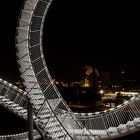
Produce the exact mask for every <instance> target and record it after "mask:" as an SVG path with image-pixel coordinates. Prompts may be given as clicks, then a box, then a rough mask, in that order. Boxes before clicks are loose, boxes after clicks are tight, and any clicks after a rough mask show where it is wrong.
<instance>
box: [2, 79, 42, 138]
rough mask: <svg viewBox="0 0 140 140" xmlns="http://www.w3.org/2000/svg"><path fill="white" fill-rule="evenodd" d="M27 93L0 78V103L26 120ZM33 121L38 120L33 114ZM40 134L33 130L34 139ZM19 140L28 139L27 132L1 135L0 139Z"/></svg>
mask: <svg viewBox="0 0 140 140" xmlns="http://www.w3.org/2000/svg"><path fill="white" fill-rule="evenodd" d="M26 95H27V93H26V92H24V91H23V90H21V89H19V88H17V87H16V86H14V85H12V84H11V83H8V82H7V81H4V80H2V79H0V105H2V106H3V107H5V108H7V109H8V110H10V111H11V112H13V113H14V114H16V115H17V116H19V117H21V118H23V119H25V120H27V104H28V103H27V99H26ZM33 118H34V121H38V120H37V118H36V117H35V116H33ZM40 137H41V136H40V135H39V133H38V131H36V130H34V139H38V138H40ZM7 139H8V140H13V139H14V140H19V139H23V140H24V139H28V132H24V133H20V134H12V135H2V136H0V140H7Z"/></svg>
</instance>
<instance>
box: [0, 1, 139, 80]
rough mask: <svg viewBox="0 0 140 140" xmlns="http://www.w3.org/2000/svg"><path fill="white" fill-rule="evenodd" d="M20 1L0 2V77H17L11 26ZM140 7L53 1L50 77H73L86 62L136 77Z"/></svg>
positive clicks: (47, 41) (47, 47)
mask: <svg viewBox="0 0 140 140" xmlns="http://www.w3.org/2000/svg"><path fill="white" fill-rule="evenodd" d="M21 3H22V0H11V1H8V4H7V1H2V2H1V4H0V14H1V31H0V37H1V39H0V40H1V47H0V48H1V50H0V64H1V65H0V77H1V78H4V79H5V80H8V81H10V82H15V81H17V79H19V72H18V67H17V64H16V55H15V30H16V23H17V18H18V14H19V10H20V7H21ZM139 23H140V22H139V7H138V4H137V3H136V2H135V1H134V2H133V3H132V1H131V2H129V1H126V2H125V1H123V3H122V2H119V1H114V2H112V1H111V2H110V1H99V0H98V1H97V0H96V1H95V0H94V1H93V0H86V1H85V0H75V1H74V3H72V1H71V0H54V1H53V3H52V5H51V7H50V9H49V11H48V15H47V17H46V22H45V28H44V38H43V42H44V48H43V49H44V54H45V58H46V62H47V65H48V66H49V70H50V72H51V74H52V76H53V77H54V78H57V79H62V80H66V79H69V80H76V79H79V78H80V76H81V72H82V70H83V67H84V66H85V65H94V66H95V67H96V68H98V69H99V71H111V72H114V73H115V72H116V71H117V70H118V69H119V70H121V69H122V70H123V69H124V70H125V71H127V72H128V73H129V75H131V76H132V75H133V76H134V77H135V78H136V79H140V74H139V71H140V64H139V60H140V59H139V58H140V51H139V46H140V42H139V34H140V27H139Z"/></svg>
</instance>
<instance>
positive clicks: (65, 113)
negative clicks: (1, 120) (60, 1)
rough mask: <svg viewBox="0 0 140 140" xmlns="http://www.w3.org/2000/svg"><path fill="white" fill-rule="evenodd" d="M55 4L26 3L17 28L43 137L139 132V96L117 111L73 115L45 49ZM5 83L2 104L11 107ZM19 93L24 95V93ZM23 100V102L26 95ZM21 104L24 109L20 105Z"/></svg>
mask: <svg viewBox="0 0 140 140" xmlns="http://www.w3.org/2000/svg"><path fill="white" fill-rule="evenodd" d="M51 2H52V0H26V1H25V3H24V7H23V9H22V11H21V14H20V17H19V22H18V27H17V37H16V48H17V59H18V60H17V61H18V64H19V70H20V73H21V78H22V79H23V83H24V86H25V88H26V94H27V95H28V97H29V99H30V102H31V103H32V107H33V110H34V115H35V119H34V121H35V123H36V125H38V127H40V128H41V129H42V133H43V135H48V136H50V137H51V138H52V139H54V140H61V139H62V140H82V139H83V140H90V139H100V138H101V139H111V138H112V139H113V138H116V137H121V136H124V135H128V134H130V133H131V132H135V131H137V130H139V129H138V127H137V126H138V125H139V123H140V110H139V108H140V98H139V96H136V97H135V98H133V99H132V100H129V101H128V102H126V103H125V104H122V105H120V106H118V107H116V108H115V109H110V110H106V111H103V112H95V113H93V114H92V113H89V114H86V113H84V114H79V113H73V112H72V111H71V109H70V108H69V107H68V105H67V104H66V103H65V101H64V99H63V98H62V96H61V94H60V93H59V91H58V89H57V88H56V86H55V84H54V81H53V79H52V78H51V76H50V74H49V71H48V68H47V65H46V63H45V59H44V56H43V50H42V35H43V34H42V33H43V25H44V20H45V17H46V13H47V10H48V8H49V6H50V4H51ZM44 81H46V82H45V84H44ZM1 83H2V85H3V86H0V90H1V92H0V94H1V95H0V103H2V104H4V105H7V106H10V100H12V98H11V97H12V96H10V95H8V97H7V95H6V92H5V90H4V87H5V85H7V82H4V81H2V80H1ZM8 87H10V88H9V90H13V89H14V87H12V88H11V85H8ZM15 89H16V88H15ZM18 93H19V94H21V95H22V94H23V93H22V91H21V90H18ZM3 98H5V99H3ZM7 98H8V99H9V100H8V99H7ZM19 99H20V102H21V101H22V96H21V97H20V98H19ZM12 101H13V102H16V100H12ZM17 104H19V106H20V103H19V102H17ZM17 104H16V105H17ZM13 106H14V105H13ZM21 106H22V105H21ZM13 109H14V108H13ZM16 109H19V107H17V108H16ZM126 110H127V111H128V114H127V115H126V114H125V111H126ZM23 112H24V111H23ZM23 112H21V114H24V113H23ZM18 115H19V114H18ZM36 120H37V121H36ZM83 124H85V126H84V125H83ZM130 128H131V129H130Z"/></svg>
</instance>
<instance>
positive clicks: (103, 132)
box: [0, 79, 140, 139]
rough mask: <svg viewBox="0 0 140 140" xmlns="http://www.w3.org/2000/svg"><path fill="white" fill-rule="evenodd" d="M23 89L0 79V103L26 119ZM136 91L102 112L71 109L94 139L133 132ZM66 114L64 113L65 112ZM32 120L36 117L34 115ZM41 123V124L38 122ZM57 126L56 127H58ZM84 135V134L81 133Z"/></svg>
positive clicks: (138, 117) (139, 125) (138, 119)
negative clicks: (132, 95)
mask: <svg viewBox="0 0 140 140" xmlns="http://www.w3.org/2000/svg"><path fill="white" fill-rule="evenodd" d="M26 95H27V93H26V92H24V91H22V90H20V89H18V88H17V87H15V86H13V85H12V84H9V83H8V82H6V81H3V80H2V79H0V104H1V105H3V106H4V107H6V108H8V109H9V110H10V111H13V112H14V113H15V114H17V115H18V116H20V117H22V118H24V119H27V111H26V107H27V99H26ZM139 108H140V95H137V96H135V97H132V98H131V100H129V101H127V102H125V103H124V104H121V105H119V106H117V107H116V108H111V109H109V110H105V111H102V112H95V113H74V114H75V116H76V118H77V119H78V120H79V121H80V122H82V124H83V125H84V126H85V127H86V128H87V129H89V131H90V132H91V133H92V134H93V135H94V136H95V138H96V139H113V138H118V137H122V136H125V135H128V134H130V133H134V132H136V131H138V130H140V110H139ZM126 112H127V114H126ZM66 114H67V113H66ZM39 117H40V118H44V117H48V114H47V113H46V110H44V112H42V114H40V116H39ZM34 120H35V121H36V122H38V119H37V118H36V117H35V116H34ZM40 127H43V126H40ZM53 127H54V125H53V123H51V124H50V125H48V128H49V129H48V130H50V132H52V134H53V131H51V130H53ZM58 129H59V128H58ZM34 133H35V134H34V136H35V138H39V137H40V136H39V134H38V133H37V132H36V131H35V132H34ZM75 134H76V135H77V136H80V137H81V139H82V138H83V136H82V131H81V129H77V128H76V129H75ZM27 136H28V133H27V132H25V133H21V134H17V135H8V136H0V139H6V138H10V137H11V139H12V138H14V137H17V139H18V138H21V139H22V138H25V137H26V138H27ZM84 138H85V137H84Z"/></svg>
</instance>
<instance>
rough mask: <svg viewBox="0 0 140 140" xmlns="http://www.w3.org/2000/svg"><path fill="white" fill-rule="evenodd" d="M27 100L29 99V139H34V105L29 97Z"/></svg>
mask: <svg viewBox="0 0 140 140" xmlns="http://www.w3.org/2000/svg"><path fill="white" fill-rule="evenodd" d="M27 101H28V107H27V111H28V137H29V140H34V136H33V109H32V105H31V103H30V101H29V99H28V98H27Z"/></svg>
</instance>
